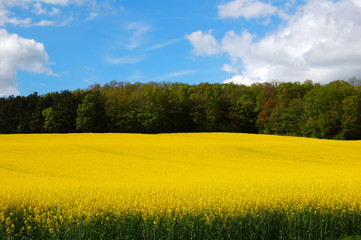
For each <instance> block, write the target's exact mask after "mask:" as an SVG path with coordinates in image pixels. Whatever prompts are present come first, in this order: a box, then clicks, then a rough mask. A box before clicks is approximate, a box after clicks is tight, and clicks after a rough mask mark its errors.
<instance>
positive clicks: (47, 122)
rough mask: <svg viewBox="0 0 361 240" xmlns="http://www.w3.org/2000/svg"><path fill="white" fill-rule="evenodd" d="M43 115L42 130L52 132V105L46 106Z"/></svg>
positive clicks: (53, 123) (53, 122)
mask: <svg viewBox="0 0 361 240" xmlns="http://www.w3.org/2000/svg"><path fill="white" fill-rule="evenodd" d="M42 113H43V117H44V130H45V132H53V131H54V126H55V121H54V112H53V108H52V107H48V108H47V109H45V110H44V111H43V112H42Z"/></svg>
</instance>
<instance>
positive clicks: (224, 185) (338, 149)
mask: <svg viewBox="0 0 361 240" xmlns="http://www.w3.org/2000/svg"><path fill="white" fill-rule="evenodd" d="M0 153H1V155H0V239H338V238H342V237H345V236H351V235H361V205H360V203H361V157H360V156H361V141H334V140H320V139H307V138H296V137H281V136H268V135H252V134H238V133H178V134H157V135H143V134H110V133H109V134H49V135H46V134H31V135H0Z"/></svg>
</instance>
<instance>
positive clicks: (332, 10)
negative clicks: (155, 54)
mask: <svg viewBox="0 0 361 240" xmlns="http://www.w3.org/2000/svg"><path fill="white" fill-rule="evenodd" d="M360 5H361V4H360V3H359V1H358V0H340V1H338V2H334V1H332V0H317V1H307V2H306V3H305V4H304V5H302V6H300V7H299V8H298V10H297V11H296V12H295V14H293V15H292V16H290V18H289V19H288V20H287V22H285V23H284V24H283V25H282V26H281V27H280V28H279V29H278V30H277V31H275V32H273V33H269V34H267V35H266V36H265V37H263V38H261V39H259V40H256V38H255V37H253V36H252V35H251V34H250V33H249V32H248V31H247V30H245V31H243V32H241V33H239V34H238V33H236V32H235V31H229V32H227V33H226V34H225V36H224V37H223V39H222V44H221V51H222V52H223V53H225V54H227V55H228V56H229V57H230V58H231V60H232V62H233V63H240V65H242V69H239V70H240V71H239V72H240V74H239V75H236V76H235V77H234V78H232V81H233V82H237V81H239V82H240V83H243V82H266V81H273V80H277V81H304V80H306V79H312V80H314V81H316V82H321V83H326V82H329V81H333V80H336V79H348V78H349V77H352V76H356V77H361V41H360V39H361V6H360ZM208 37H209V38H212V37H213V36H208ZM213 39H214V38H213ZM214 41H216V40H215V39H214ZM191 44H192V45H193V46H194V48H195V50H194V52H198V51H200V52H202V51H203V47H202V46H198V45H195V44H193V42H191ZM197 48H199V49H197ZM208 55H209V54H208ZM230 80H231V79H227V80H226V81H228V82H229V81H230Z"/></svg>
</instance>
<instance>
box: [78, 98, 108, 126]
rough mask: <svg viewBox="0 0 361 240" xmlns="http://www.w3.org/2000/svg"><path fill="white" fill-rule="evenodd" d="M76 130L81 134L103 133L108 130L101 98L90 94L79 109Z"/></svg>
mask: <svg viewBox="0 0 361 240" xmlns="http://www.w3.org/2000/svg"><path fill="white" fill-rule="evenodd" d="M76 129H77V131H79V132H103V131H105V130H106V119H105V111H104V105H103V104H102V102H101V100H100V97H99V96H96V95H94V94H93V93H88V94H87V95H86V96H85V98H84V100H83V102H82V103H81V104H79V106H78V109H77V118H76Z"/></svg>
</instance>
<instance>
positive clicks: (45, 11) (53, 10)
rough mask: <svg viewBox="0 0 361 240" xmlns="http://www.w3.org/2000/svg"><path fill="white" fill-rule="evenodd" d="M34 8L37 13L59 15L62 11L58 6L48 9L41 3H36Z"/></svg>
mask: <svg viewBox="0 0 361 240" xmlns="http://www.w3.org/2000/svg"><path fill="white" fill-rule="evenodd" d="M33 7H34V9H33V12H34V13H35V14H36V15H50V16H52V15H58V14H59V13H60V9H59V8H56V7H51V10H48V9H46V8H44V7H43V5H42V4H41V3H38V2H37V3H35V4H34V6H33Z"/></svg>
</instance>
